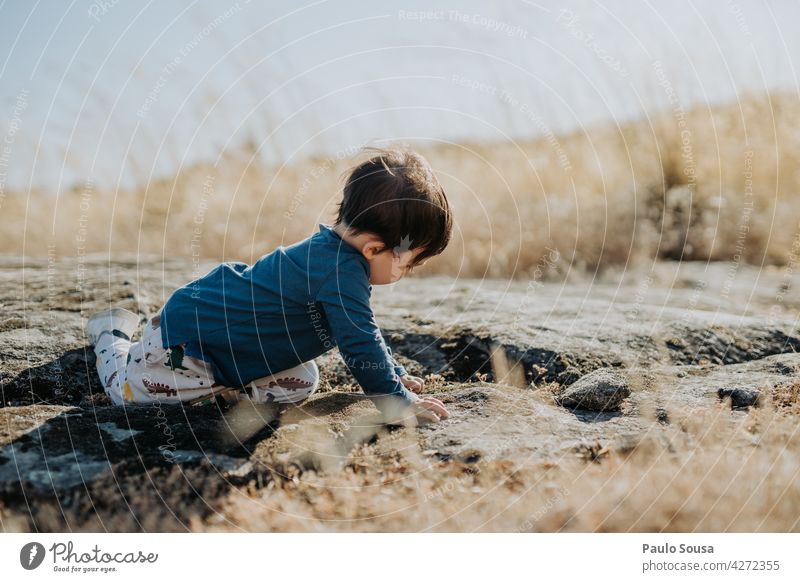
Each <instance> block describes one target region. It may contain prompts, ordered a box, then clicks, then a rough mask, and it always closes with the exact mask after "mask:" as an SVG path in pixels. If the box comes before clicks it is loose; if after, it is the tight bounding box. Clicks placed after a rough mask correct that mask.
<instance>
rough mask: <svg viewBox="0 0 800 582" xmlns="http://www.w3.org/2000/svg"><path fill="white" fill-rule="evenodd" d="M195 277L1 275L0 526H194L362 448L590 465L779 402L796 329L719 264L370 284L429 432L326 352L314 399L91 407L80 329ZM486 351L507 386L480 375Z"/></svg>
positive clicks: (772, 291)
mask: <svg viewBox="0 0 800 582" xmlns="http://www.w3.org/2000/svg"><path fill="white" fill-rule="evenodd" d="M211 266H212V265H201V268H199V269H198V270H197V271H195V270H194V269H193V265H191V264H187V263H186V262H183V261H172V260H168V261H161V260H155V259H147V260H144V259H137V258H135V257H132V258H130V259H127V260H124V259H123V260H118V261H115V262H113V263H110V264H109V263H108V262H107V261H106V260H105V259H104V258H102V257H85V258H83V259H82V260H81V261H76V260H74V259H61V260H58V259H57V258H56V259H54V260H52V261H46V260H45V261H25V262H24V264H23V262H22V261H21V260H18V259H12V258H5V259H3V260H2V262H0V303H2V306H3V313H2V319H0V387H1V388H2V407H0V517H2V515H3V513H2V511H3V508H5V511H13V512H15V515H17V519H18V522H15V523H17V524H18V525H17V526H16V527H17V529H21V530H23V531H27V530H31V531H33V530H38V531H64V530H68V529H71V530H72V531H103V530H109V531H185V530H187V529H199V530H202V529H205V528H207V527H208V524H209V523H211V521H210V520H212V521H213V519H217V517H218V516H219V515H221V514H222V513H221V512H222V510H221V507H222V505H223V503H224V502H225V500H226V499H229V498H230V497H231V496H235V495H237V494H238V493H237V492H240V491H242V490H243V489H246V490H248V491H250V490H253V491H258V490H261V489H262V488H263V489H268V488H270V487H273V486H275V487H279V486H280V483H285V482H291V481H292V480H293V479H296V475H297V474H298V472H302V471H312V470H313V471H317V472H319V473H320V475H323V476H324V477H323V479H328V480H329V481H328V482H330V483H333V482H335V479H337V478H338V477H339V476H340V475H342V474H344V473H348V474H350V473H353V472H356V473H358V471H359V470H360V469H359V467H360V466H361V465H359V463H360V461H358V460H357V459H358V457H357V456H356V457H354V454H355V453H357V452H358V451H359V450H361V449H362V448H363V447H365V446H369V447H372V449H374V450H376V451H378V452H377V453H375V454H376V455H379V456H380V463H383V464H382V465H380V466H381V467H384V468H383V469H381V470H386V471H388V470H389V469H388V468H390V467H394V466H395V465H396V464H397V460H396V459H395V456H396V455H400V456H404V457H406V458H410V459H422V461H419V462H420V463H422V462H425V463H429V462H430V461H425V459H428V460H431V459H432V460H436V461H437V462H441V463H445V464H447V463H450V464H453V463H456V464H460V465H454V466H461V465H463V466H465V467H469V466H476V465H477V464H480V463H482V462H494V463H501V464H502V463H505V462H508V461H512V460H513V462H514V463H515V464H517V465H519V464H521V465H526V464H529V465H531V464H536V463H555V462H558V461H559V460H560V459H565V458H568V457H569V458H574V457H576V456H579V457H581V458H589V459H596V458H598V455H599V456H602V453H603V451H608V450H618V451H627V450H631V449H632V448H634V447H636V446H637V444H638V443H641V442H643V441H644V440H647V439H657V440H658V439H661V440H669V439H670V438H672V437H674V436H675V435H676V434H678V433H680V428H679V427H677V426H674V425H673V424H672V422H671V419H670V413H669V411H671V410H673V409H676V408H677V407H682V408H684V409H690V410H691V409H708V408H710V407H715V406H719V404H720V398H725V397H730V399H731V403H732V405H733V406H734V407H736V408H737V410H736V411H729V414H731V415H733V416H731V422H736V416H735V414H740V413H742V412H741V410H739V408H740V407H748V406H752V405H754V404H756V403H759V402H762V401H770V400H771V399H772V400H777V399H779V397H780V398H785V397H786V396H785V394H784V393H781V394H782V395H778V392H779V391H780V390H782V389H783V388H781V387H782V386H783V387H784V388H785V386H787V385H788V386H790V387H791V390H795V388H793V386H794V384H793V383H794V382H796V381H797V380H798V377H799V376H800V354H797V353H796V352H798V351H800V335H798V333H797V330H796V329H794V328H793V327H792V326H791V324H790V323H787V322H791V321H797V315H796V314H797V313H798V311H797V310H798V308H800V303H798V301H800V300H798V299H797V298H796V297H795V296H794V295H792V296H790V295H786V294H784V295H779V294H780V289H782V288H784V286H786V285H789V286H790V287H791V285H797V284H798V283H800V281H798V280H796V279H797V277H794V278H790V280H789V281H788V282H787V275H786V274H785V273H782V272H774V273H772V272H769V271H764V272H759V273H756V272H744V271H742V272H741V273H740V274H739V278H737V279H735V280H733V281H731V282H729V283H727V286H726V287H725V288H724V289H723V288H721V285H722V284H724V283H725V277H724V273H726V271H725V266H724V265H717V266H714V265H692V264H684V265H677V264H664V265H659V266H658V268H657V269H656V270H655V271H653V272H650V273H648V274H647V275H646V276H645V277H642V276H639V277H637V276H636V275H635V274H626V275H625V276H624V277H622V278H621V279H618V280H603V281H601V280H586V281H575V282H571V283H569V284H553V283H541V282H537V284H535V285H532V284H531V282H511V283H509V282H500V281H485V280H484V281H480V280H474V281H465V280H452V279H446V278H441V277H437V278H431V279H417V278H411V279H408V280H406V281H403V282H402V283H400V284H398V285H393V286H388V287H384V288H376V289H375V290H374V304H375V308H376V316H377V318H378V321H379V323H380V324H381V326H382V329H383V331H384V332H385V337H386V340H387V343H388V344H389V345H390V346H391V347H392V348H393V350H394V352H395V353H396V354H397V357H398V359H400V360H401V361H402V362H403V363H405V364H406V365H407V367H408V368H409V369H410V370H411V371H412V372H414V373H417V374H423V375H428V376H427V377H428V384H429V392H430V393H431V394H434V395H436V396H437V397H438V398H440V399H442V400H443V401H444V402H445V403H446V404H447V406H448V408H449V409H450V411H451V417H450V418H449V419H447V420H445V421H443V422H441V423H439V424H436V425H426V426H422V427H419V428H417V429H413V430H411V429H397V428H395V427H387V426H385V425H383V424H382V423H381V421H380V417H379V415H378V414H377V412H376V410H375V409H374V407H373V406H372V404H371V403H370V402H369V401H368V400H367V399H366V398H364V397H363V396H361V394H360V391H359V390H358V387H357V386H356V385H355V384H354V381H353V379H352V377H351V376H350V375H349V373H348V372H347V370H346V369H345V368H344V365H343V364H342V362H341V360H340V358H338V356H337V355H336V354H333V353H332V354H327V355H325V356H323V357H322V358H320V361H319V365H320V369H321V370H322V374H323V378H322V380H323V388H322V389H321V390H320V392H319V393H318V394H316V395H315V396H314V397H313V398H312V399H311V401H309V402H308V403H306V404H304V405H303V406H301V407H298V408H292V409H283V410H278V409H269V408H263V407H258V408H256V407H253V406H252V405H250V406H249V407H247V406H241V405H235V406H233V407H226V406H223V405H222V404H219V405H215V406H214V405H212V406H205V407H186V408H183V407H175V406H166V405H163V406H159V405H153V406H132V407H131V406H129V407H115V406H112V405H110V402H109V401H108V398H107V397H106V396H105V395H104V393H103V391H102V388H101V386H100V384H99V381H98V379H97V377H96V371H95V369H94V363H93V362H94V357H93V355H92V353H91V350H90V349H89V348H88V347H87V346H86V342H85V338H84V334H83V324H84V321H85V319H86V317H88V315H90V314H91V313H93V312H94V311H97V310H100V309H104V308H107V307H109V306H111V305H120V306H123V307H127V308H128V309H132V310H134V311H136V312H137V313H139V314H140V315H141V317H142V321H145V320H146V318H147V317H149V316H150V315H152V314H153V313H154V312H155V311H156V310H157V309H158V308H159V307H160V306H161V305H162V303H163V302H164V301H165V299H166V298H167V297H168V296H169V293H171V291H172V290H173V289H175V288H177V287H178V286H181V285H183V284H185V283H186V282H188V281H189V280H191V278H192V276H193V273H196V272H199V273H202V272H205V271H204V270H203V269H205V268H210V267H211ZM756 281H757V285H756ZM723 291H724V292H723ZM776 297H781V299H780V301H778V302H776V300H775V298H776ZM778 303H780V305H778ZM497 350H500V352H501V353H503V354H505V356H506V360H507V363H508V364H509V367H510V368H513V369H516V370H517V371H518V372H519V374H518V376H517V379H516V381H514V382H511V381H509V380H508V378H511V376H509V377H508V378H505V377H503V378H495V375H496V374H495V372H496V369H493V367H492V353H493V352H497ZM431 374H432V375H431ZM495 380H502V381H500V382H495ZM787 383H788V384H787ZM512 384H513V385H512ZM784 392H785V390H784ZM623 400H624V402H623ZM559 404H561V405H563V406H560V405H559ZM744 410H745V411H746V410H747V409H744ZM354 459H356V460H354ZM415 462H416V461H415ZM426 466H427V465H426ZM430 470H431V471H434V470H438V469H430ZM443 475H444V474H443ZM442 479H445V477H444V476H443V477H442ZM325 482H326V481H323V483H325ZM462 485H463V482H462V481H458V482H457V483H456V484H455V485H454V486H459V487H460V486H462ZM446 486H447V485H446V484H445V485H442V487H446ZM356 495H357V494H356ZM323 497H324V496H323ZM365 499H366V498H365ZM307 503H308V504H311V505H313V504H314V503H316V501H315V499H314V498H309V499H308V500H307ZM4 523H11V522H8V521H6V522H4ZM359 523H360V522H359ZM4 527H6V526H4ZM354 527H356V528H357V527H358V526H354Z"/></svg>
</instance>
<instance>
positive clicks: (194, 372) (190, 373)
mask: <svg viewBox="0 0 800 582" xmlns="http://www.w3.org/2000/svg"><path fill="white" fill-rule="evenodd" d="M159 323H160V318H159V316H158V315H156V316H155V317H153V318H152V319H151V320H150V321H149V322H148V323H147V324H146V325H145V328H144V331H143V333H142V337H141V339H140V340H139V341H138V342H135V343H131V342H130V341H128V340H126V339H124V338H121V337H117V336H115V335H112V334H110V333H103V334H102V335H101V336H100V338H99V339H98V342H97V345H96V346H95V347H94V350H95V354H96V355H97V372H98V374H99V375H100V381H101V382H102V383H103V388H104V389H105V391H106V394H108V396H109V398H111V401H112V402H113V403H114V404H129V403H134V404H137V403H138V404H144V403H153V402H155V401H158V402H161V403H164V404H177V403H195V402H201V401H203V400H207V399H213V397H214V395H215V394H216V393H219V392H230V390H229V387H227V386H223V385H221V384H219V383H218V382H216V381H215V380H214V375H213V373H212V371H211V367H210V366H209V365H208V364H207V363H206V362H204V361H203V360H200V359H197V358H192V357H190V356H186V355H184V354H183V347H182V346H175V347H173V348H165V347H164V346H163V344H162V341H161V328H160V327H159ZM318 386H319V370H318V369H317V365H316V364H315V363H314V361H310V362H304V363H302V364H300V365H298V366H295V367H294V368H290V369H289V370H284V371H283V372H278V373H276V374H273V375H271V376H265V377H263V378H258V379H257V380H253V381H252V382H250V383H249V384H248V385H247V386H246V387H245V390H244V392H246V393H247V394H248V397H249V398H250V400H252V401H253V402H257V403H260V402H276V403H297V402H301V401H303V400H305V399H306V398H308V397H309V396H311V395H312V394H313V393H314V392H315V391H316V390H317V388H318Z"/></svg>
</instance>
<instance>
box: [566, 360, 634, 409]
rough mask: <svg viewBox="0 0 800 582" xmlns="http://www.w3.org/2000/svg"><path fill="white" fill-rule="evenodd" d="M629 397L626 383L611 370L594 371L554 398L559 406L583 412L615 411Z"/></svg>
mask: <svg viewBox="0 0 800 582" xmlns="http://www.w3.org/2000/svg"><path fill="white" fill-rule="evenodd" d="M630 395H631V390H630V388H628V383H627V381H626V380H625V378H623V377H622V376H621V375H619V374H617V373H615V372H612V371H611V370H605V369H601V370H595V371H594V372H592V373H590V374H586V375H585V376H583V377H582V378H580V379H579V380H578V381H577V382H575V383H574V384H572V385H571V386H570V387H569V388H567V390H566V391H565V392H563V393H562V394H561V395H560V396H558V397H557V398H556V401H557V402H558V404H560V405H561V406H565V407H567V408H582V409H585V410H598V411H603V410H617V409H619V405H620V404H621V403H622V401H623V400H624V399H625V398H627V397H628V396H630Z"/></svg>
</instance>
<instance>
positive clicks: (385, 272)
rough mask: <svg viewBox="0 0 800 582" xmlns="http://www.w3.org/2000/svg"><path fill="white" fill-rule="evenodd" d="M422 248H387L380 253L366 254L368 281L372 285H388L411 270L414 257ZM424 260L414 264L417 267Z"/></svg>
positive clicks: (423, 262)
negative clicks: (398, 249) (401, 249)
mask: <svg viewBox="0 0 800 582" xmlns="http://www.w3.org/2000/svg"><path fill="white" fill-rule="evenodd" d="M424 250H425V249H424V248H418V249H413V250H407V251H402V252H398V251H397V250H391V249H387V250H384V251H383V252H380V253H375V254H372V256H371V257H370V256H367V260H368V261H369V282H370V283H371V284H372V285H388V284H390V283H395V282H397V281H399V280H400V279H402V278H403V277H404V276H405V275H407V274H408V273H410V272H411V269H412V265H413V263H414V259H416V258H417V257H418V256H419V255H420V254H421V253H422V251H424ZM423 264H425V261H422V263H419V264H418V265H414V266H415V267H419V266H422V265H423Z"/></svg>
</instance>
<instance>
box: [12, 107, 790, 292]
mask: <svg viewBox="0 0 800 582" xmlns="http://www.w3.org/2000/svg"><path fill="white" fill-rule="evenodd" d="M798 115H800V102H799V101H798V98H797V96H793V95H784V94H780V95H753V96H748V97H743V98H742V99H741V100H740V101H739V102H737V103H733V104H730V105H727V106H722V107H716V108H709V107H698V108H696V109H694V110H692V111H688V112H682V111H674V112H665V113H662V114H659V115H654V116H651V117H649V118H647V119H644V120H641V121H638V122H635V123H630V124H626V125H623V126H614V125H610V126H605V127H590V128H586V130H585V131H583V132H579V133H576V134H574V135H569V136H564V137H559V138H557V139H555V138H553V139H549V140H548V139H542V140H538V141H532V142H527V143H508V142H506V143H498V144H487V143H481V144H468V143H465V144H458V145H447V146H436V147H432V146H429V145H425V144H412V145H414V146H415V147H417V149H420V150H421V151H422V152H423V153H424V154H425V155H426V156H427V157H428V159H429V160H430V161H431V163H432V164H433V165H434V167H435V169H436V171H437V173H438V175H439V176H440V178H441V180H442V181H443V183H444V185H445V188H446V190H447V192H448V193H449V196H450V198H451V199H452V201H453V203H454V206H455V209H456V210H455V211H456V219H457V228H458V232H457V233H456V235H455V237H454V241H453V243H452V244H451V247H450V248H449V249H448V250H447V251H446V253H445V255H444V256H443V257H442V258H441V259H439V260H437V261H432V262H431V263H429V266H426V268H425V269H424V270H423V271H422V272H427V273H436V272H438V273H448V274H457V273H459V274H461V275H470V276H484V275H488V276H503V277H505V276H515V277H529V276H532V275H533V274H534V273H535V272H536V270H537V268H539V269H540V270H541V262H542V261H543V260H545V257H547V256H548V252H549V251H548V248H555V249H558V250H559V252H560V256H561V258H562V261H561V262H560V264H559V265H557V266H556V271H560V272H561V273H562V274H563V273H564V272H565V271H566V270H567V269H568V268H574V269H578V270H594V269H595V268H598V267H600V268H602V267H606V266H609V265H627V264H630V263H635V262H643V261H645V262H646V261H649V260H651V259H652V258H654V257H661V258H673V259H677V258H681V257H682V258H689V259H712V260H738V259H742V260H744V261H747V262H750V263H754V264H762V263H771V264H785V263H787V262H789V261H790V260H791V256H793V255H792V252H793V248H792V244H793V243H795V245H796V246H797V243H798V242H800V239H798V236H799V228H798V227H799V225H800V204H799V203H798V202H799V201H800V200H799V199H798V196H800V173H798V172H797V171H796V170H795V165H796V164H795V163H794V161H795V159H796V158H797V156H798V154H800V131H798V130H797V128H796V124H795V123H794V121H795V120H796V119H797V117H798ZM265 147H266V146H265ZM257 159H258V157H257V156H256V155H255V148H254V147H250V148H249V149H244V150H241V151H230V152H226V153H225V154H223V156H222V157H221V161H220V163H219V164H218V165H217V166H216V167H213V166H211V165H204V164H200V165H195V166H191V167H186V168H183V169H182V170H181V171H180V172H179V173H178V174H177V175H176V176H174V177H173V178H171V179H164V180H155V181H151V182H150V183H149V184H147V185H145V186H143V187H141V188H139V189H136V190H133V191H119V192H116V193H114V192H106V191H95V190H94V188H93V187H91V186H90V187H83V186H80V185H79V186H76V187H74V188H72V189H66V190H64V191H62V192H61V193H60V195H59V196H57V197H55V196H53V193H52V192H36V191H34V192H31V193H30V195H29V196H28V195H24V194H21V193H17V194H13V193H8V194H7V196H6V197H5V199H4V200H3V201H2V210H3V216H4V218H5V219H6V221H5V226H4V228H3V231H2V234H0V252H5V253H13V254H20V253H22V252H23V250H24V252H25V254H28V255H46V254H48V251H49V252H50V253H51V254H56V255H74V254H76V253H79V252H91V251H108V250H111V251H112V252H115V251H139V252H146V253H159V254H160V253H162V252H163V253H164V254H166V255H169V256H185V257H192V256H198V255H199V256H201V257H203V258H207V259H212V260H232V259H240V260H245V261H253V260H255V259H257V258H258V257H259V256H261V255H262V254H264V253H266V252H269V251H270V250H272V249H273V248H274V247H275V246H277V245H278V244H289V243H291V242H294V241H297V240H300V239H301V238H303V237H305V236H307V235H308V234H309V233H310V232H312V231H313V230H314V228H315V225H316V223H318V222H326V221H330V220H331V219H332V212H333V208H334V204H335V202H336V200H337V197H338V195H339V191H340V187H341V178H342V174H343V172H344V171H345V170H346V168H347V167H348V165H349V164H351V163H352V161H353V159H351V158H347V159H341V160H340V159H327V158H314V159H303V160H297V161H293V162H292V163H290V164H287V165H285V166H282V167H276V168H271V167H264V166H263V165H262V164H261V163H260V162H258V161H257ZM84 239H85V240H84ZM796 246H795V248H794V254H795V255H796V253H797V250H798V249H797V248H796Z"/></svg>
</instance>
